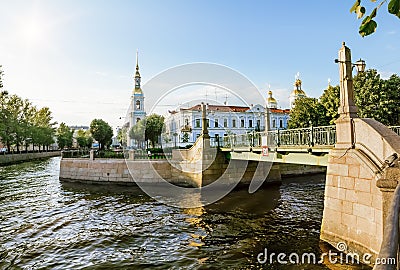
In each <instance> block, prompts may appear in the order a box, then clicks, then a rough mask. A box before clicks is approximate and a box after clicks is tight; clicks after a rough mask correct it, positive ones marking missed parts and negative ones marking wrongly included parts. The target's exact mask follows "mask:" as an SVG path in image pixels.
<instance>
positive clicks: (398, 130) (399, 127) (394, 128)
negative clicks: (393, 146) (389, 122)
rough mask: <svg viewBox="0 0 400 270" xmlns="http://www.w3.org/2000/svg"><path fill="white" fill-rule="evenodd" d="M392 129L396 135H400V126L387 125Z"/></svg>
mask: <svg viewBox="0 0 400 270" xmlns="http://www.w3.org/2000/svg"><path fill="white" fill-rule="evenodd" d="M389 128H390V129H391V130H392V131H394V132H395V133H396V134H397V135H399V136H400V126H392V127H389Z"/></svg>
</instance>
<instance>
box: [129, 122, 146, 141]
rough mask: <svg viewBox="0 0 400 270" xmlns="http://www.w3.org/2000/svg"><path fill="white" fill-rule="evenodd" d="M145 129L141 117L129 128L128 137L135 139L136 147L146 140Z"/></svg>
mask: <svg viewBox="0 0 400 270" xmlns="http://www.w3.org/2000/svg"><path fill="white" fill-rule="evenodd" d="M145 129H146V122H145V120H144V119H141V120H140V121H138V122H137V123H136V124H135V125H134V126H132V127H131V129H130V130H129V138H131V139H133V140H135V141H136V143H137V147H140V145H141V144H142V143H143V142H145V141H146V138H145Z"/></svg>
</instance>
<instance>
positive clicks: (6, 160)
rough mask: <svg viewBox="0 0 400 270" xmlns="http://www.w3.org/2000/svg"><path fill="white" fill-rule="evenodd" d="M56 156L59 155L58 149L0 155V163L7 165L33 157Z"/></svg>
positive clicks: (32, 158)
mask: <svg viewBox="0 0 400 270" xmlns="http://www.w3.org/2000/svg"><path fill="white" fill-rule="evenodd" d="M57 156H61V152H60V151H54V152H41V153H22V154H8V155H0V165H7V164H13V163H18V162H23V161H29V160H34V159H41V158H48V157H57Z"/></svg>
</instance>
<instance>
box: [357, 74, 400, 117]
mask: <svg viewBox="0 0 400 270" xmlns="http://www.w3.org/2000/svg"><path fill="white" fill-rule="evenodd" d="M353 82H354V92H355V103H356V105H357V107H358V115H359V117H361V118H374V119H376V120H377V121H379V122H381V123H383V124H385V125H397V124H399V107H400V92H399V87H400V78H399V77H398V76H397V75H393V76H392V77H390V79H388V80H383V79H381V77H380V75H379V73H378V72H377V71H376V70H374V69H369V70H367V71H365V72H362V73H359V74H358V75H357V76H355V77H354V80H353Z"/></svg>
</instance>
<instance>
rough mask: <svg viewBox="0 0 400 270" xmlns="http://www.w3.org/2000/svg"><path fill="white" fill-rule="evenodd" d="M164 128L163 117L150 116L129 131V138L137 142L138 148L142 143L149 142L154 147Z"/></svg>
mask: <svg viewBox="0 0 400 270" xmlns="http://www.w3.org/2000/svg"><path fill="white" fill-rule="evenodd" d="M163 127H164V116H161V115H158V114H151V115H149V116H146V117H145V118H144V119H141V120H140V121H138V122H137V123H136V124H135V125H134V126H132V127H131V129H130V130H129V137H130V138H131V139H134V140H136V141H137V143H138V146H139V145H140V143H141V142H143V141H150V143H151V146H152V147H155V145H156V143H157V142H158V138H159V137H160V136H161V133H162V130H163Z"/></svg>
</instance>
